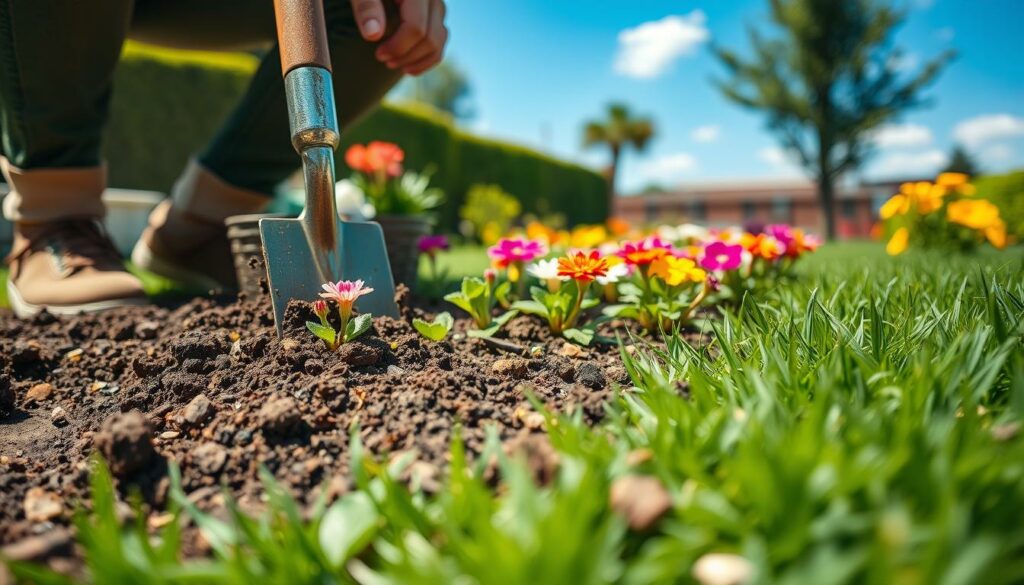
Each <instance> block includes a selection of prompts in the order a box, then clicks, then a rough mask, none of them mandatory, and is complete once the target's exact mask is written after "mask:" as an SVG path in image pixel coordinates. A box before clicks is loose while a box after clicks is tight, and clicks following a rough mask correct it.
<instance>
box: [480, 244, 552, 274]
mask: <svg viewBox="0 0 1024 585" xmlns="http://www.w3.org/2000/svg"><path fill="white" fill-rule="evenodd" d="M547 253H548V249H547V246H545V245H544V244H543V243H541V242H539V241H537V240H525V239H522V238H504V239H502V240H499V241H498V243H497V244H495V245H493V246H491V247H490V248H487V255H488V256H490V257H491V259H492V260H494V263H495V264H496V265H497V266H498V268H508V266H509V265H510V264H512V263H520V262H530V261H532V260H534V259H536V258H540V257H541V256H544V255H545V254H547Z"/></svg>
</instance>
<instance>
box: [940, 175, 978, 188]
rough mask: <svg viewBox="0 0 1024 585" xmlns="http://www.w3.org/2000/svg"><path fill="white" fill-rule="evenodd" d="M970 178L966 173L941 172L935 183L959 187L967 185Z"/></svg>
mask: <svg viewBox="0 0 1024 585" xmlns="http://www.w3.org/2000/svg"><path fill="white" fill-rule="evenodd" d="M968 180H970V177H968V176H967V175H966V174H964V173H940V174H939V177H938V178H937V179H935V184H936V185H942V186H943V187H959V186H961V185H966V184H967V181H968Z"/></svg>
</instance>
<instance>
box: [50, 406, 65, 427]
mask: <svg viewBox="0 0 1024 585" xmlns="http://www.w3.org/2000/svg"><path fill="white" fill-rule="evenodd" d="M50 421H51V422H53V426H55V427H62V426H64V425H66V424H68V413H67V411H66V410H64V408H63V407H61V406H58V407H56V408H54V409H53V410H52V411H51V412H50Z"/></svg>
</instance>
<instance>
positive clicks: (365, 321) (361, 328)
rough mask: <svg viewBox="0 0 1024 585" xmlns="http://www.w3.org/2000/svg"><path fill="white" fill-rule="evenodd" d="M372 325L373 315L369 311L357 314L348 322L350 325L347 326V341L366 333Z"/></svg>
mask: <svg viewBox="0 0 1024 585" xmlns="http://www.w3.org/2000/svg"><path fill="white" fill-rule="evenodd" d="M372 325H373V315H371V314H369V313H363V314H362V315H356V317H355V318H353V319H352V320H351V321H349V322H348V327H346V328H345V341H352V340H353V339H355V338H357V337H359V336H360V335H362V334H363V333H366V331H367V330H368V329H370V327H371V326H372Z"/></svg>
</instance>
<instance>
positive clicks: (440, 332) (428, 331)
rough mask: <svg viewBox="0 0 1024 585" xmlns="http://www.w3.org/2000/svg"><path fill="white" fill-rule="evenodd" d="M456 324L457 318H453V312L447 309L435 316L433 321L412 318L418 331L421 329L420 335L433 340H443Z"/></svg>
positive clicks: (413, 324)
mask: <svg viewBox="0 0 1024 585" xmlns="http://www.w3.org/2000/svg"><path fill="white" fill-rule="evenodd" d="M454 324H455V320H454V319H452V315H451V313H449V312H447V311H445V312H444V313H440V314H439V315H438V316H437V317H434V320H433V321H432V322H430V321H424V320H423V319H413V320H412V326H413V327H415V328H416V331H419V332H420V335H422V336H423V337H426V338H427V339H429V340H431V341H441V340H442V339H444V338H445V336H446V335H448V332H449V331H451V330H452V325H454Z"/></svg>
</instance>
